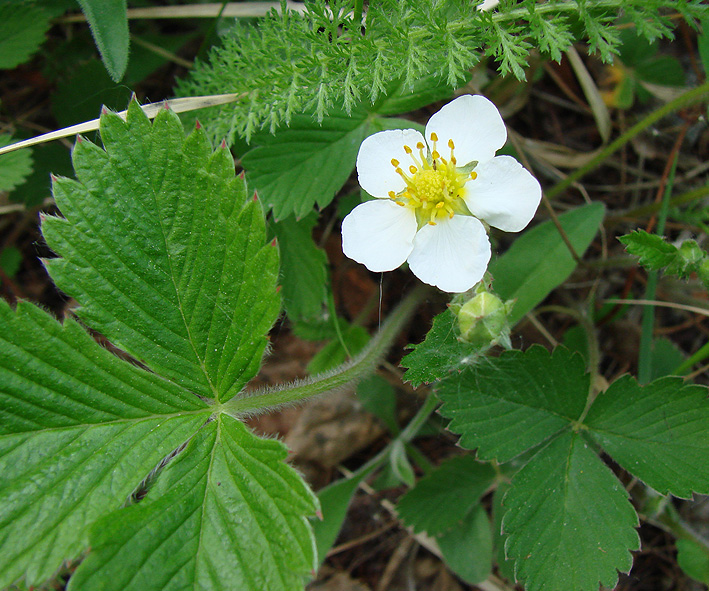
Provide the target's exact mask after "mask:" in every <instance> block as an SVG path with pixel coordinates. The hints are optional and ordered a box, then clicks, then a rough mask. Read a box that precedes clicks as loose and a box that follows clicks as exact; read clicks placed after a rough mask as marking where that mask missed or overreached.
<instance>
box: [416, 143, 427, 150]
mask: <svg viewBox="0 0 709 591" xmlns="http://www.w3.org/2000/svg"><path fill="white" fill-rule="evenodd" d="M425 147H426V146H424V145H423V142H419V143H418V144H416V149H417V150H423V149H424V148H425Z"/></svg>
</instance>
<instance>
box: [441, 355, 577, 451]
mask: <svg viewBox="0 0 709 591" xmlns="http://www.w3.org/2000/svg"><path fill="white" fill-rule="evenodd" d="M588 392H589V377H588V374H586V373H585V368H584V361H583V359H582V358H581V356H580V355H574V354H572V353H570V352H569V351H567V350H566V349H564V348H563V347H559V348H557V349H555V350H554V352H553V353H552V354H550V353H549V352H548V351H547V350H546V349H544V348H543V347H540V346H534V347H531V348H530V349H528V350H527V351H525V352H522V351H506V352H504V353H502V355H501V356H500V357H498V358H496V359H493V358H484V359H481V360H480V361H479V362H478V363H477V364H476V365H474V366H471V367H468V368H465V369H464V370H462V372H461V373H460V374H451V377H449V378H447V379H444V380H442V381H441V382H440V384H439V385H438V387H437V388H436V394H437V395H438V397H439V398H440V399H441V400H442V401H443V406H442V407H441V409H440V413H441V414H442V415H443V416H445V417H448V418H450V419H451V422H450V425H449V428H450V429H451V430H452V431H454V432H455V433H460V436H461V437H460V445H461V446H463V447H465V448H467V449H476V448H477V450H478V457H479V458H481V459H483V460H489V459H496V460H497V461H499V462H507V461H509V460H511V459H512V458H514V457H515V456H518V455H519V454H521V453H523V452H525V451H527V450H528V449H531V448H533V447H535V446H537V445H539V444H541V443H542V442H544V441H545V440H547V439H548V438H550V437H551V436H553V435H555V434H557V433H559V432H560V431H562V430H564V429H566V428H568V427H569V425H570V423H571V422H572V421H575V420H577V419H578V418H579V417H580V416H581V413H582V412H583V410H584V407H585V405H586V399H587V397H588Z"/></svg>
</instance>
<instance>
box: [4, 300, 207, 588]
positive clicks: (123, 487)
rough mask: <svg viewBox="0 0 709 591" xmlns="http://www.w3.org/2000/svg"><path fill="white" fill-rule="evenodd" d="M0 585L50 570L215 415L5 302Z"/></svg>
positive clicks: (32, 311)
mask: <svg viewBox="0 0 709 591" xmlns="http://www.w3.org/2000/svg"><path fill="white" fill-rule="evenodd" d="M0 350H1V351H2V354H1V355H0V471H2V475H3V477H2V479H1V480H0V531H1V533H0V587H3V588H4V587H5V586H7V585H9V584H11V583H12V582H14V581H15V580H17V579H18V578H20V577H22V576H24V577H25V578H26V582H27V584H29V585H34V584H37V583H39V582H42V581H43V580H45V579H47V578H48V577H50V576H51V575H52V573H53V572H54V571H55V570H56V569H57V568H59V566H60V565H61V563H62V562H63V561H64V560H65V559H69V558H75V557H77V556H78V555H79V554H80V553H81V551H82V550H84V549H85V548H86V545H87V542H86V539H87V533H88V532H87V530H88V527H89V526H90V525H91V523H92V522H93V521H94V520H96V519H97V518H98V517H99V516H100V515H101V514H102V513H104V512H105V511H109V510H113V509H118V508H119V507H120V506H121V505H122V504H123V503H124V502H125V501H126V499H127V498H128V496H129V495H130V493H131V492H132V491H133V489H134V488H135V487H136V486H137V485H138V483H139V482H140V481H141V480H142V479H143V478H145V477H146V476H147V475H148V473H149V472H150V471H151V470H152V469H153V468H154V467H155V466H156V465H157V464H158V462H160V460H161V459H162V458H163V457H165V456H166V455H167V454H169V453H170V452H172V451H173V450H174V449H175V448H176V447H178V446H179V445H181V444H182V443H183V442H184V441H185V440H186V439H187V438H188V437H190V435H191V434H192V433H193V432H194V431H195V430H196V429H197V428H198V427H199V425H200V424H202V423H204V421H205V420H206V419H207V418H208V416H209V410H208V409H207V407H206V405H205V404H204V403H203V402H201V401H200V400H199V398H197V397H196V396H194V395H193V394H191V393H189V392H186V391H184V390H182V389H180V388H179V387H177V386H175V385H173V384H171V383H170V382H168V381H165V380H164V379H162V378H160V377H159V376H156V375H154V374H152V373H149V372H146V371H143V370H142V369H139V368H137V367H135V366H133V365H130V364H128V363H126V362H125V361H121V360H119V359H118V358H117V357H115V356H113V355H112V354H110V353H109V352H108V351H107V350H105V349H103V348H102V347H100V346H99V345H98V344H97V343H96V342H95V341H94V340H93V339H92V338H91V337H90V336H89V335H88V334H87V333H86V331H85V330H84V329H83V328H81V327H80V326H79V325H78V324H77V323H76V322H74V321H72V320H67V321H65V323H64V325H63V326H62V325H60V324H59V323H58V322H57V321H56V320H54V319H53V318H51V317H50V316H49V315H47V314H46V313H45V312H42V311H41V310H39V309H38V308H36V307H34V306H32V305H30V304H24V303H20V304H19V305H18V307H17V310H16V311H15V312H13V311H12V310H11V309H10V308H9V306H8V305H7V303H5V302H4V301H3V300H0Z"/></svg>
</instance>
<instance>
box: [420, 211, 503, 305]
mask: <svg viewBox="0 0 709 591" xmlns="http://www.w3.org/2000/svg"><path fill="white" fill-rule="evenodd" d="M489 262H490V241H489V240H488V239H487V233H486V232H485V228H484V226H483V225H482V224H481V223H480V221H479V220H477V219H475V218H474V217H470V216H464V215H456V216H453V218H451V219H444V220H443V221H441V222H438V223H437V224H436V225H435V226H431V225H428V224H427V225H425V226H424V227H423V228H421V229H420V230H419V231H418V232H417V233H416V237H415V238H414V250H413V252H412V253H411V254H410V255H409V268H410V269H411V271H412V272H413V273H414V275H416V277H418V278H419V279H420V280H421V281H423V282H424V283H428V284H429V285H435V286H436V287H438V288H439V289H442V290H443V291H447V292H451V293H459V292H463V291H467V290H468V289H470V288H471V287H473V285H475V284H476V283H477V282H478V281H480V280H481V279H482V278H483V275H484V274H485V269H487V264H488V263H489Z"/></svg>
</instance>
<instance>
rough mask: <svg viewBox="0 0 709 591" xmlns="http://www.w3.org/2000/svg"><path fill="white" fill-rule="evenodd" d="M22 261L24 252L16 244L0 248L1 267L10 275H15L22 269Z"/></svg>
mask: <svg viewBox="0 0 709 591" xmlns="http://www.w3.org/2000/svg"><path fill="white" fill-rule="evenodd" d="M21 263H22V253H21V252H20V251H19V250H18V249H17V248H15V247H14V246H8V247H6V248H3V249H2V250H0V269H2V270H3V272H4V273H5V274H6V275H7V276H8V277H14V276H15V275H16V274H17V272H18V271H19V270H20V264H21Z"/></svg>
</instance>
